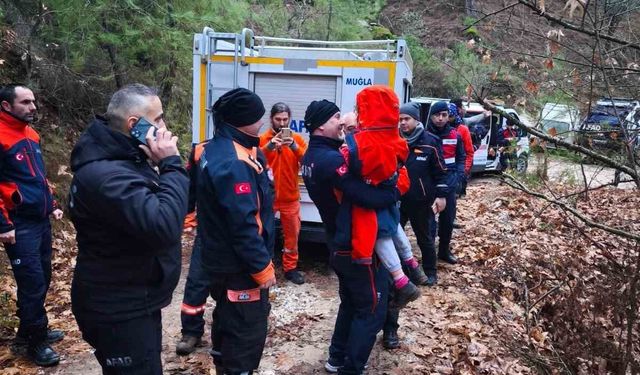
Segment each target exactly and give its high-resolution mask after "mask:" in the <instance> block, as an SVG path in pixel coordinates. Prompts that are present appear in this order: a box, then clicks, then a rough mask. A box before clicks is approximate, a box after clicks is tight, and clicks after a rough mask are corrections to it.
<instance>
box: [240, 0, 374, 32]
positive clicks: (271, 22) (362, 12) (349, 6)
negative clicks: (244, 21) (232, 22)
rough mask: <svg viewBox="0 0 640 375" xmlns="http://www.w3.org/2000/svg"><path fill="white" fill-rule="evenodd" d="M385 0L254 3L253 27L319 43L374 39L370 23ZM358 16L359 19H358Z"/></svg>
mask: <svg viewBox="0 0 640 375" xmlns="http://www.w3.org/2000/svg"><path fill="white" fill-rule="evenodd" d="M383 5H384V1H380V0H376V1H363V0H342V1H338V0H316V1H313V2H299V1H294V2H283V1H279V0H262V1H254V2H253V5H252V7H251V8H252V12H250V15H249V24H251V25H252V26H254V28H255V29H256V30H257V31H259V32H260V33H261V34H264V35H269V36H279V37H293V38H304V39H318V40H360V39H371V38H372V35H371V32H370V31H369V29H368V24H369V22H371V21H372V20H374V19H375V17H376V16H377V14H378V13H379V12H380V9H382V6H383ZM354 15H357V17H354Z"/></svg>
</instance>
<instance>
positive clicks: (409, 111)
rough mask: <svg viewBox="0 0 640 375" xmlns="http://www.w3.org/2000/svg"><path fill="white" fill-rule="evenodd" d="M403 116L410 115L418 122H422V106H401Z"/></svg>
mask: <svg viewBox="0 0 640 375" xmlns="http://www.w3.org/2000/svg"><path fill="white" fill-rule="evenodd" d="M400 114H401V115H409V116H411V117H413V118H414V119H415V120H416V121H420V104H418V103H413V102H410V103H405V104H403V105H401V106H400Z"/></svg>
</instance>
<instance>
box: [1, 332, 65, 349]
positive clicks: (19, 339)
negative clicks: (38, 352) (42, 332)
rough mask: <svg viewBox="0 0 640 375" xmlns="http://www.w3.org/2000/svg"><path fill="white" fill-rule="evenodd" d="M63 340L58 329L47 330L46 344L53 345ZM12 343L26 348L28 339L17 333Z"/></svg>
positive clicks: (62, 334) (62, 333)
mask: <svg viewBox="0 0 640 375" xmlns="http://www.w3.org/2000/svg"><path fill="white" fill-rule="evenodd" d="M63 338H64V332H62V331H61V330H59V329H47V342H48V343H49V344H53V343H54V342H58V341H60V340H62V339H63ZM13 343H14V344H15V345H18V346H26V345H27V344H28V343H29V339H28V338H27V337H25V336H23V335H21V334H20V332H18V334H17V335H16V338H15V340H13Z"/></svg>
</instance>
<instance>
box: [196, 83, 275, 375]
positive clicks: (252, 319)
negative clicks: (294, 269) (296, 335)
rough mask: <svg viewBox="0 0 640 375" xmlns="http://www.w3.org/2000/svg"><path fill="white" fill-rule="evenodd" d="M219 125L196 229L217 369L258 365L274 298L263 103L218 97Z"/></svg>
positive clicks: (207, 151)
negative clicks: (213, 304)
mask: <svg viewBox="0 0 640 375" xmlns="http://www.w3.org/2000/svg"><path fill="white" fill-rule="evenodd" d="M212 112H213V116H214V122H215V127H216V132H215V135H214V137H213V138H212V139H211V140H210V141H209V143H207V145H206V146H205V148H204V151H203V153H202V156H201V159H200V171H199V172H198V173H199V174H198V186H197V191H196V196H197V203H196V207H197V212H198V215H197V216H198V229H199V231H200V237H201V239H202V265H203V267H204V269H205V270H206V272H207V273H208V275H209V277H210V281H211V297H213V299H214V300H215V301H216V307H215V309H214V311H213V326H212V329H211V336H212V337H211V340H212V344H213V348H212V350H211V355H212V356H213V363H214V365H215V368H216V373H217V374H218V375H222V374H225V375H227V374H233V375H238V374H250V373H252V372H253V371H254V370H255V369H257V368H258V366H259V364H260V359H261V357H262V350H263V348H264V343H265V340H266V338H267V320H268V316H269V310H270V309H271V304H270V303H269V288H270V287H271V286H273V285H275V283H276V277H275V272H274V268H273V263H272V258H273V244H274V231H275V227H274V216H273V193H272V191H271V186H270V185H271V181H270V179H269V177H268V173H267V170H266V165H267V164H266V159H265V157H264V155H263V154H262V151H260V148H259V144H260V138H259V137H258V132H259V131H260V127H261V126H262V121H261V120H260V119H261V118H262V116H263V115H264V112H265V109H264V105H263V104H262V100H261V99H260V97H258V96H257V95H256V94H254V93H253V92H251V91H249V90H247V89H243V88H238V89H234V90H231V91H229V92H227V93H225V94H224V95H222V96H221V97H220V98H219V99H218V100H217V101H216V102H215V104H214V105H213V107H212Z"/></svg>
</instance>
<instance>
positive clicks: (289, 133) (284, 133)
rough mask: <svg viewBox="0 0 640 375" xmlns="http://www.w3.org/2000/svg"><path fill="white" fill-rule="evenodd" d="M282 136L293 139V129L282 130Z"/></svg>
mask: <svg viewBox="0 0 640 375" xmlns="http://www.w3.org/2000/svg"><path fill="white" fill-rule="evenodd" d="M280 136H281V137H282V138H283V139H284V138H291V128H282V129H280Z"/></svg>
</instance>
